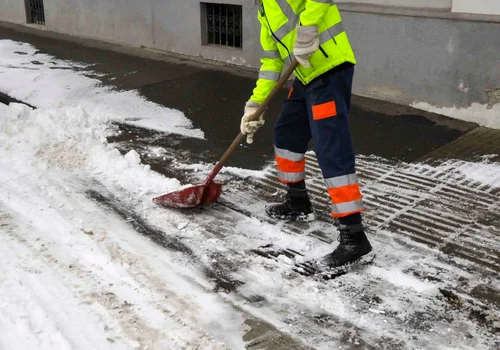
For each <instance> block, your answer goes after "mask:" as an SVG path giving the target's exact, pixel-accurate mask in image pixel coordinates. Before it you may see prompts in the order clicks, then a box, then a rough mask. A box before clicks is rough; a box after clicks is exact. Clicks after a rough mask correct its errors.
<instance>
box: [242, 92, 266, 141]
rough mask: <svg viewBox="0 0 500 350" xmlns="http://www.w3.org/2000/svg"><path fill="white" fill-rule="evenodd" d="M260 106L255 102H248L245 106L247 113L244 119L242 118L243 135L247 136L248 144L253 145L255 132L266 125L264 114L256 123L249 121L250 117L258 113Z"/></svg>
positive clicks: (245, 112)
mask: <svg viewBox="0 0 500 350" xmlns="http://www.w3.org/2000/svg"><path fill="white" fill-rule="evenodd" d="M259 107H260V105H259V104H258V103H257V102H254V101H248V102H247V103H246V104H245V111H244V114H243V117H242V118H241V125H240V129H241V133H242V134H243V135H247V143H248V144H251V143H253V136H254V134H255V132H256V131H257V130H258V129H259V128H260V127H261V126H262V125H264V113H262V114H261V115H260V116H259V119H257V120H255V121H249V119H250V117H251V116H252V115H254V114H255V112H257V109H258V108H259Z"/></svg>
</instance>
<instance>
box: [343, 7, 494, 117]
mask: <svg viewBox="0 0 500 350" xmlns="http://www.w3.org/2000/svg"><path fill="white" fill-rule="evenodd" d="M343 20H344V23H345V28H346V30H347V31H348V34H349V37H350V40H351V44H352V45H353V47H354V50H355V53H356V56H357V60H358V65H357V69H356V81H355V89H356V92H357V93H361V94H364V95H369V96H374V97H377V98H381V99H386V100H392V101H396V102H400V103H404V104H407V103H411V102H414V101H425V102H428V103H430V104H433V105H437V106H454V105H455V106H457V107H458V106H461V107H464V106H469V105H470V104H472V103H473V102H480V103H486V102H487V93H488V91H492V90H494V89H498V88H500V55H499V48H500V23H485V22H476V21H458V20H443V19H439V18H425V17H406V16H393V15H381V14H370V13H356V12H344V13H343Z"/></svg>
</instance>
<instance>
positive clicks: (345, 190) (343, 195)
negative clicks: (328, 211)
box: [328, 184, 363, 204]
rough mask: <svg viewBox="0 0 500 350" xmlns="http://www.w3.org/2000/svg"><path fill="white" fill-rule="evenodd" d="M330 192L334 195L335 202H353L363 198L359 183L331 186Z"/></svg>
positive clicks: (333, 201) (333, 200)
mask: <svg viewBox="0 0 500 350" xmlns="http://www.w3.org/2000/svg"><path fill="white" fill-rule="evenodd" d="M328 193H329V194H330V197H332V203H333V204H341V203H346V202H352V201H357V200H360V199H362V198H363V196H362V195H361V192H360V190H359V185H358V184H353V185H347V186H342V187H337V188H329V189H328Z"/></svg>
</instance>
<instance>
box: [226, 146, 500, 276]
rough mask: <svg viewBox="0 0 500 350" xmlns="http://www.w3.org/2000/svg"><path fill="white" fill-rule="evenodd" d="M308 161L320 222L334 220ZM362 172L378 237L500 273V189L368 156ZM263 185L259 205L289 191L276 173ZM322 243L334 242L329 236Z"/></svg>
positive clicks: (315, 168) (369, 223)
mask: <svg viewBox="0 0 500 350" xmlns="http://www.w3.org/2000/svg"><path fill="white" fill-rule="evenodd" d="M306 158H307V169H306V173H307V180H306V182H307V186H308V189H309V194H310V196H311V199H312V200H313V202H314V203H315V207H316V209H317V210H318V211H319V212H318V214H319V217H320V220H322V221H331V217H330V212H329V211H330V200H329V197H328V195H327V192H326V188H325V185H324V181H323V177H322V175H321V170H320V168H319V166H318V163H317V160H316V157H315V156H314V154H313V153H309V154H307V155H306ZM357 171H358V176H359V179H360V183H361V186H362V192H363V195H364V201H365V205H366V209H367V210H366V212H365V215H364V218H365V222H366V224H367V226H368V227H369V228H370V229H371V231H372V232H376V231H378V230H388V231H391V232H395V233H397V234H400V235H403V236H406V237H408V238H410V239H412V240H414V241H416V242H419V243H423V244H425V245H427V246H430V247H432V248H434V249H438V250H440V251H441V252H443V253H445V254H447V255H448V256H455V257H458V258H462V259H465V260H467V261H469V262H472V263H474V264H477V265H480V266H482V267H487V268H489V269H491V270H493V271H500V256H499V255H498V250H500V236H499V234H498V232H497V231H496V230H497V228H496V225H495V223H496V222H497V221H500V219H499V215H498V212H499V211H500V205H499V204H498V203H499V202H500V201H499V199H500V193H499V192H498V188H494V187H490V186H487V185H485V184H484V183H478V182H475V181H473V180H470V179H467V178H465V176H463V175H461V174H460V172H456V171H455V172H454V171H451V169H445V171H441V170H439V169H436V168H434V167H429V166H425V165H419V164H397V163H391V162H389V161H382V160H380V159H372V158H369V157H363V156H361V157H359V158H358V160H357ZM258 184H259V189H258V190H257V191H261V192H260V193H255V195H254V196H255V197H256V198H255V201H257V198H262V196H264V197H266V196H267V197H269V196H273V195H272V194H275V193H276V192H277V191H282V190H283V188H284V186H283V185H282V184H281V183H279V182H278V181H277V179H276V173H275V169H273V170H271V171H270V172H269V173H268V175H267V176H266V177H265V178H262V179H259V180H258ZM251 192H252V191H251V190H250V191H249V190H247V193H249V194H250V193H251ZM262 192H265V193H262ZM261 200H262V199H261ZM241 203H242V205H249V204H248V203H244V202H243V201H242V202H241ZM233 205H234V203H233ZM301 231H302V230H301V229H298V230H297V233H300V232H301ZM310 235H311V236H313V235H315V233H313V234H310ZM318 238H320V237H318ZM320 239H321V238H320ZM322 240H324V241H328V237H323V239H322ZM330 240H331V238H330Z"/></svg>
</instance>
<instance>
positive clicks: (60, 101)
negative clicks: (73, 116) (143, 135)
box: [0, 40, 204, 138]
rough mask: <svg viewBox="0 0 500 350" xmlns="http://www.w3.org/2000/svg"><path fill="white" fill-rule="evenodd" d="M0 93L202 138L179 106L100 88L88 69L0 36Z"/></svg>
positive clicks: (46, 105) (125, 92)
mask: <svg viewBox="0 0 500 350" xmlns="http://www.w3.org/2000/svg"><path fill="white" fill-rule="evenodd" d="M0 52H1V53H2V54H1V55H0V91H1V92H3V93H6V94H7V95H9V96H11V97H14V98H16V99H18V100H20V101H23V102H26V103H29V104H31V105H33V106H35V107H45V108H52V107H62V106H73V107H75V106H78V105H79V106H82V107H84V108H85V109H86V110H87V111H89V112H90V111H91V112H92V113H93V114H95V115H101V116H102V117H103V118H105V119H106V120H108V121H110V120H112V121H121V122H126V123H128V124H133V125H138V126H142V127H145V128H150V129H155V130H158V131H163V132H168V133H176V134H180V135H185V136H189V137H197V138H203V137H204V134H203V132H202V131H201V130H199V129H193V128H192V123H191V121H190V120H189V119H187V118H186V117H185V116H184V114H183V113H182V112H180V111H178V110H173V109H169V108H165V107H163V106H160V105H158V104H156V103H153V102H150V101H148V100H146V99H145V98H144V97H142V96H141V95H140V94H139V93H138V92H137V91H135V90H134V91H114V90H112V89H111V88H110V87H104V86H101V81H100V80H98V79H95V78H91V77H89V75H94V76H95V75H96V74H95V73H94V72H92V71H91V70H90V69H89V67H87V66H85V65H83V64H79V63H74V62H69V61H63V60H58V59H56V58H54V57H52V56H50V55H46V54H42V53H39V52H37V49H36V48H35V47H33V46H32V45H30V44H26V43H19V42H15V41H11V40H0Z"/></svg>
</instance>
